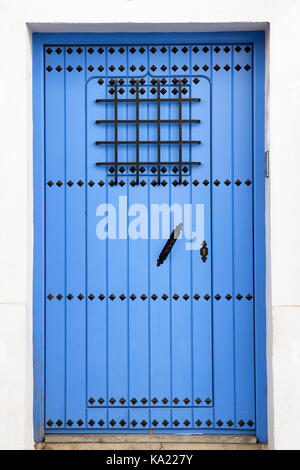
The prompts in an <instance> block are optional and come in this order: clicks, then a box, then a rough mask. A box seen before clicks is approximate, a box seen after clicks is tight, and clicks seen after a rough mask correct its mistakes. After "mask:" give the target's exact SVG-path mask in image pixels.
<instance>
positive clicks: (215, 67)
mask: <svg viewBox="0 0 300 470" xmlns="http://www.w3.org/2000/svg"><path fill="white" fill-rule="evenodd" d="M214 69H215V71H216V72H218V71H219V70H220V66H219V65H218V64H216V65H215V66H214Z"/></svg>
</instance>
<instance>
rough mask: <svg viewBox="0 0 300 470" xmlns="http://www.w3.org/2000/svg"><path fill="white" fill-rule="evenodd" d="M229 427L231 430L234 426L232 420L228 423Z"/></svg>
mask: <svg viewBox="0 0 300 470" xmlns="http://www.w3.org/2000/svg"><path fill="white" fill-rule="evenodd" d="M226 424H227V426H229V427H230V428H231V427H232V426H233V421H231V419H230V420H229V421H227V423H226Z"/></svg>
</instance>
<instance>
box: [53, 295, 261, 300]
mask: <svg viewBox="0 0 300 470" xmlns="http://www.w3.org/2000/svg"><path fill="white" fill-rule="evenodd" d="M63 297H64V296H63V295H62V294H58V295H57V296H56V298H57V299H58V300H62V299H63ZM172 297H173V299H174V300H176V301H177V300H179V299H180V296H179V295H178V294H174V295H173V296H172ZM210 297H211V296H210V295H208V294H205V295H204V296H203V299H205V300H206V301H208V300H209V299H210ZM66 298H67V299H68V300H72V299H74V295H72V294H68V295H67V296H66ZM77 298H78V299H79V300H83V299H84V295H83V294H79V295H78V296H77ZM95 298H96V297H95V296H94V294H90V295H88V299H89V300H94V299H95ZM116 298H117V297H116V296H115V295H114V294H110V295H109V296H108V299H110V300H111V301H113V300H115V299H116ZM128 298H129V299H130V300H132V301H134V300H136V299H137V298H138V297H137V296H136V295H135V294H131V295H130V296H129V297H128ZM147 298H148V297H147V295H146V294H142V295H141V296H140V299H141V300H143V301H145V300H147ZM150 298H151V299H152V300H154V301H155V300H157V299H158V298H159V297H158V296H157V295H156V294H152V295H151V297H150ZM161 298H162V299H163V300H164V301H166V300H168V298H169V296H168V295H167V294H163V295H162V296H161ZM182 298H183V299H184V300H185V301H188V300H189V299H190V298H191V296H189V295H188V294H184V295H183V296H182ZM193 298H194V299H195V300H197V301H198V300H199V299H200V298H201V296H200V295H199V294H195V295H194V296H193ZM214 298H215V299H216V300H217V301H219V300H221V299H222V296H221V295H220V294H216V295H215V296H214ZM224 298H225V299H226V300H228V302H229V301H230V300H231V299H232V298H233V297H232V295H230V294H227V295H225V296H224ZM235 298H236V299H237V300H239V301H241V300H242V299H243V296H242V295H241V294H237V295H236V296H235ZM245 298H246V299H247V300H249V302H250V300H252V298H253V297H252V295H251V294H247V295H245ZM47 299H48V300H50V301H51V300H53V299H54V295H52V294H51V293H50V294H48V295H47ZM98 299H99V300H102V301H103V300H104V299H105V295H104V294H100V295H99V296H98ZM119 299H120V300H122V301H124V300H125V299H126V295H125V294H121V295H120V296H119Z"/></svg>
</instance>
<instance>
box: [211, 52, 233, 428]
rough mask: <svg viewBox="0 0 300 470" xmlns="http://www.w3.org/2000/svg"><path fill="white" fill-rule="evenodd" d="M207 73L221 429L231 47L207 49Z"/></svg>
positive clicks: (226, 400) (229, 371)
mask: <svg viewBox="0 0 300 470" xmlns="http://www.w3.org/2000/svg"><path fill="white" fill-rule="evenodd" d="M228 67H230V69H229V68H228ZM211 70H212V75H211V76H212V79H213V95H212V128H213V134H212V139H213V140H212V149H213V154H212V155H213V159H212V204H213V207H212V213H213V223H212V227H213V312H214V313H213V324H214V404H215V426H217V427H219V428H220V429H223V428H231V427H233V426H234V425H235V406H234V401H235V384H234V379H235V372H234V313H233V300H232V299H233V232H232V230H233V229H232V217H233V213H232V191H233V189H232V188H233V182H232V47H230V46H227V45H224V46H214V47H213V49H212V63H211Z"/></svg>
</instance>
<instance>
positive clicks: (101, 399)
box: [98, 397, 105, 405]
mask: <svg viewBox="0 0 300 470" xmlns="http://www.w3.org/2000/svg"><path fill="white" fill-rule="evenodd" d="M104 401H105V400H104V398H102V397H100V398H99V400H98V403H100V405H103V403H104Z"/></svg>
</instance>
